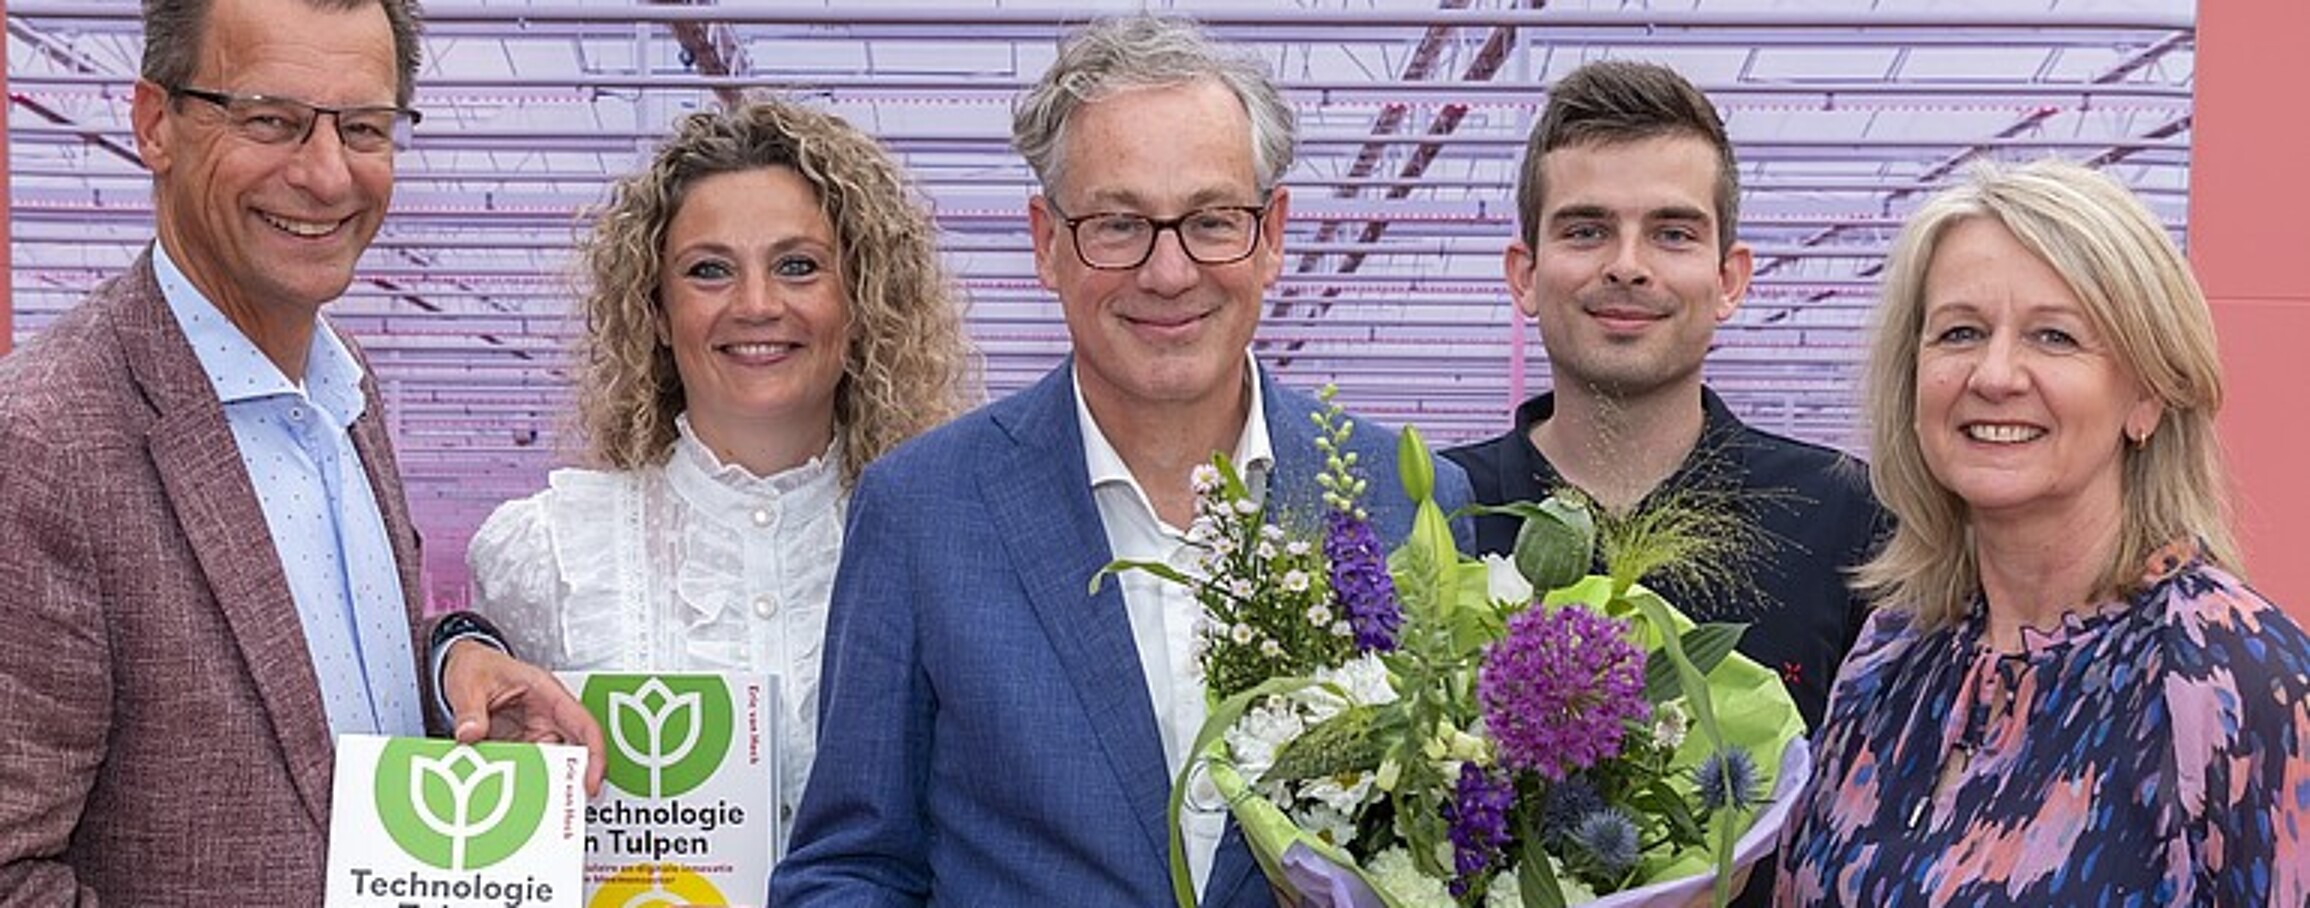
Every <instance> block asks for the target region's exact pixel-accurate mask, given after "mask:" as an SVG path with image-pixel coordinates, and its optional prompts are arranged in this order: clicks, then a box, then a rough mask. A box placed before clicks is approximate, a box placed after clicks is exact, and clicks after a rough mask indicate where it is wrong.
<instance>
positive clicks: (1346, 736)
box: [1262, 705, 1386, 782]
mask: <svg viewBox="0 0 2310 908" xmlns="http://www.w3.org/2000/svg"><path fill="white" fill-rule="evenodd" d="M1378 714H1379V710H1378V709H1377V708H1375V707H1372V706H1368V705H1357V706H1351V707H1348V708H1347V709H1344V710H1341V711H1340V713H1339V715H1336V716H1333V717H1331V718H1329V719H1325V720H1324V721H1323V722H1321V723H1319V724H1317V725H1316V726H1315V727H1314V728H1310V729H1308V730H1307V731H1304V732H1301V733H1300V735H1299V737H1296V738H1293V739H1291V740H1290V741H1288V742H1286V743H1285V744H1284V745H1283V747H1282V749H1280V750H1278V751H1276V753H1275V764H1274V765H1273V766H1270V767H1268V770H1267V774H1266V775H1265V776H1263V777H1262V778H1263V779H1265V780H1270V781H1286V782H1297V781H1299V780H1301V779H1314V778H1320V777H1323V776H1331V775H1339V774H1342V773H1350V772H1358V771H1371V770H1377V769H1379V768H1380V758H1381V756H1382V755H1383V754H1384V753H1385V752H1386V744H1385V742H1384V741H1382V740H1381V739H1380V738H1379V737H1377V736H1375V735H1374V734H1372V731H1373V720H1374V719H1375V718H1376V717H1377V716H1378Z"/></svg>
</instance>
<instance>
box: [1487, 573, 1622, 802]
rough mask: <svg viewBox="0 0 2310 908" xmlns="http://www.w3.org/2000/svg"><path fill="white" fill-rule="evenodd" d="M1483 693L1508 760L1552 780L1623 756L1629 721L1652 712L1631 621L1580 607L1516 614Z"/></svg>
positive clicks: (1495, 652) (1495, 648)
mask: <svg viewBox="0 0 2310 908" xmlns="http://www.w3.org/2000/svg"><path fill="white" fill-rule="evenodd" d="M1476 692H1477V695H1478V697H1479V699H1481V700H1482V701H1483V706H1484V724H1485V726H1486V727H1487V728H1490V729H1491V731H1492V738H1493V740H1494V741H1496V742H1498V744H1499V745H1500V762H1502V763H1504V764H1506V765H1507V766H1508V767H1509V768H1511V769H1528V770H1532V771H1534V772H1537V773H1539V774H1540V775H1541V776H1542V777H1543V778H1546V779H1547V780H1549V781H1551V782H1555V781H1560V780H1562V779H1563V778H1564V776H1565V774H1566V773H1569V772H1572V771H1574V770H1579V769H1585V768H1587V767H1590V766H1594V765H1596V763H1597V762H1598V761H1600V760H1605V759H1609V758H1611V757H1614V756H1617V755H1619V753H1620V738H1621V731H1622V728H1621V726H1622V723H1624V722H1628V721H1630V720H1638V721H1641V720H1643V719H1644V718H1645V716H1646V715H1647V714H1649V713H1650V712H1651V708H1650V707H1649V706H1648V705H1647V704H1646V703H1645V702H1644V652H1643V651H1642V650H1639V649H1637V648H1636V645H1635V644H1633V643H1630V642H1629V641H1628V625H1627V624H1626V623H1625V622H1621V621H1617V620H1614V619H1611V618H1607V617H1604V616H1603V615H1599V614H1597V613H1595V612H1592V611H1589V610H1588V609H1585V608H1582V607H1579V606H1576V605H1567V606H1564V607H1562V608H1558V609H1554V610H1550V609H1546V608H1541V607H1534V608H1531V609H1528V610H1526V611H1525V612H1524V613H1522V614H1519V615H1517V616H1516V617H1514V618H1511V619H1509V621H1508V634H1507V636H1505V637H1503V638H1501V639H1500V642H1498V643H1495V644H1493V645H1492V649H1491V652H1489V653H1486V654H1485V656H1484V669H1483V673H1482V674H1481V675H1480V676H1479V677H1478V678H1477V686H1476Z"/></svg>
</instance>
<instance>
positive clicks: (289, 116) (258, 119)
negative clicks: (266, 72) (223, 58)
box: [168, 85, 425, 154]
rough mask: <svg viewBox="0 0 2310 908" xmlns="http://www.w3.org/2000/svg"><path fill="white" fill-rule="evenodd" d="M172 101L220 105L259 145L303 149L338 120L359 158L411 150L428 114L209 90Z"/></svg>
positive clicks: (228, 120) (175, 94) (180, 93)
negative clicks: (320, 127)
mask: <svg viewBox="0 0 2310 908" xmlns="http://www.w3.org/2000/svg"><path fill="white" fill-rule="evenodd" d="M168 94H169V97H172V98H192V99H193V100H196V101H206V102H208V103H210V104H214V105H216V106H217V108H218V109H220V110H222V111H224V113H225V124H226V126H228V127H230V128H231V129H232V131H233V133H234V134H236V135H239V136H240V137H241V138H244V139H247V140H249V141H251V142H255V143H257V144H259V145H303V144H305V143H306V142H309V141H312V138H313V127H314V126H315V125H317V124H319V123H320V122H321V115H322V114H327V115H329V116H330V117H331V118H333V119H335V120H336V121H337V141H339V142H342V143H344V145H345V148H346V149H347V150H350V151H353V152H355V153H358V154H389V153H391V152H393V151H396V150H399V149H403V148H407V147H409V142H410V139H411V136H412V134H413V133H414V132H415V130H416V126H417V122H418V121H419V120H422V119H424V118H425V117H424V114H421V113H418V112H417V111H415V110H411V109H409V108H406V107H392V106H385V105H377V106H370V107H322V106H321V105H319V104H312V103H308V102H305V101H300V100H297V99H295V98H281V97H274V96H272V95H236V94H230V93H227V92H221V91H210V90H208V89H205V88H188V87H186V86H182V85H179V86H175V87H172V88H170V89H168Z"/></svg>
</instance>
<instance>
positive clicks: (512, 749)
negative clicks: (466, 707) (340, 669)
mask: <svg viewBox="0 0 2310 908" xmlns="http://www.w3.org/2000/svg"><path fill="white" fill-rule="evenodd" d="M585 766H586V753H585V749H584V748H580V747H570V746H565V745H545V744H509V743H495V742H490V743H483V744H478V745H464V744H458V743H456V742H454V741H449V740H446V739H440V738H389V737H380V736H376V735H345V736H343V737H340V738H338V739H337V778H336V785H335V787H334V789H333V790H332V792H331V801H330V820H329V873H328V882H327V884H326V886H327V891H326V893H325V895H324V901H323V904H325V905H327V906H328V908H469V906H470V908H483V906H491V908H578V906H580V905H582V904H583V901H582V893H581V891H580V889H579V886H580V879H581V877H582V869H583V866H584V854H585V853H584V844H585V814H584V808H585Z"/></svg>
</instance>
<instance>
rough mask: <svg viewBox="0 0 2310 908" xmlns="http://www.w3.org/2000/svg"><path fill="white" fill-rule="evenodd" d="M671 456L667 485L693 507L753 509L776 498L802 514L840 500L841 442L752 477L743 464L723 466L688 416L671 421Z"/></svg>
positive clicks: (668, 459)
mask: <svg viewBox="0 0 2310 908" xmlns="http://www.w3.org/2000/svg"><path fill="white" fill-rule="evenodd" d="M674 431H675V432H676V433H677V434H676V437H675V439H674V453H673V456H672V457H669V458H667V460H666V481H667V482H668V483H669V484H671V485H672V486H673V487H674V491H675V493H676V494H679V495H681V496H682V498H683V499H684V500H687V501H689V502H690V503H691V504H692V505H693V506H696V507H700V508H704V509H707V510H709V511H711V510H713V509H714V508H715V507H716V506H719V505H725V504H728V505H743V506H746V507H752V506H754V505H755V504H758V503H760V502H762V501H765V500H773V499H778V500H782V501H783V502H785V503H787V504H789V505H790V506H791V507H792V508H795V509H801V510H800V511H798V512H806V511H808V510H810V509H815V508H819V507H824V506H830V505H831V504H832V503H833V502H834V501H836V500H837V499H839V498H841V497H842V482H841V479H842V469H841V465H842V439H841V437H840V436H839V435H838V436H836V437H835V439H834V440H833V441H832V442H830V443H828V444H827V446H826V452H825V453H824V454H820V455H819V456H817V457H813V458H811V459H809V460H808V461H805V462H803V463H802V464H801V465H800V466H796V467H792V468H790V469H785V470H780V471H778V472H777V473H774V474H771V475H769V476H756V475H754V473H753V471H751V470H748V469H746V468H745V467H744V466H741V465H738V464H734V463H725V462H723V460H722V458H720V457H718V456H715V454H714V449H712V448H709V447H707V446H706V443H705V442H704V441H702V440H700V439H699V438H698V433H697V430H695V429H692V428H691V427H690V414H688V413H683V414H681V415H679V416H676V417H674Z"/></svg>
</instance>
